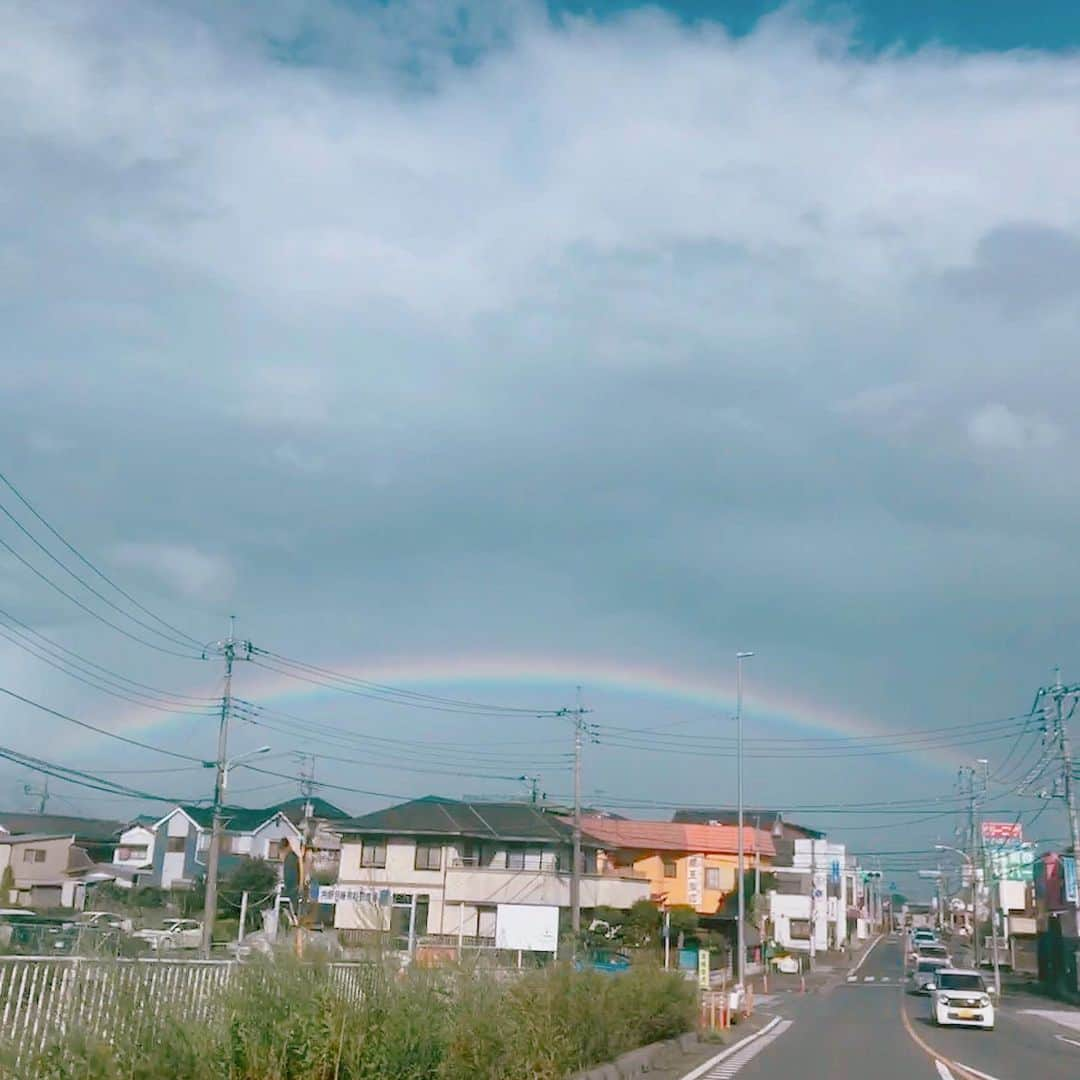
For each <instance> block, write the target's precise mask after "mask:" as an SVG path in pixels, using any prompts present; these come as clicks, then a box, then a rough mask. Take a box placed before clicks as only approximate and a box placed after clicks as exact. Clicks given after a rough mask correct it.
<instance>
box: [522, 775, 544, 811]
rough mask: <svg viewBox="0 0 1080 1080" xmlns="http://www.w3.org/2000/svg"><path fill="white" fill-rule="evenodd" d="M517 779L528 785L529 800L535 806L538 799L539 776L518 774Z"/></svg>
mask: <svg viewBox="0 0 1080 1080" xmlns="http://www.w3.org/2000/svg"><path fill="white" fill-rule="evenodd" d="M518 780H519V781H520V782H521V783H523V784H528V785H529V802H530V803H532V805H533V806H535V805H536V804H537V802H539V800H540V777H539V776H519V777H518Z"/></svg>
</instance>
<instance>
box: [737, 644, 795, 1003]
mask: <svg viewBox="0 0 1080 1080" xmlns="http://www.w3.org/2000/svg"><path fill="white" fill-rule="evenodd" d="M753 655H754V654H753V653H752V652H739V653H736V654H735V731H736V743H737V752H736V757H737V761H738V765H737V770H736V771H737V772H738V785H737V786H738V801H739V813H738V818H739V823H738V829H739V841H738V842H739V848H738V850H739V866H738V873H737V874H736V880H735V888H736V890H737V893H738V920H739V921H738V927H737V930H736V947H737V948H738V950H739V951H738V954H737V957H736V965H737V966H736V978H737V979H738V985H739V988H740V989H742V988H744V987H745V985H746V897H745V895H744V893H743V876H744V875H745V873H746V851H745V843H744V840H743V721H742V664H743V661H744V660H748V659H749V658H750V657H751V656H753ZM810 932H811V933H813V927H811V928H810Z"/></svg>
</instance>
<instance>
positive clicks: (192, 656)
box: [0, 537, 203, 660]
mask: <svg viewBox="0 0 1080 1080" xmlns="http://www.w3.org/2000/svg"><path fill="white" fill-rule="evenodd" d="M0 547H2V548H3V549H4V550H5V551H7V552H8V554H10V555H12V556H13V557H14V558H15V559H17V560H18V561H19V562H20V563H22V565H23V566H25V567H26V568H27V570H29V571H30V572H31V573H32V574H33V575H34V576H35V577H38V578H40V579H41V580H42V581H44V582H45V584H46V585H48V586H49V587H50V588H51V589H55V590H56V591H57V592H58V593H60V595H61V596H63V597H65V598H66V599H68V600H70V601H71V602H72V603H73V604H74V605H75V606H76V607H77V608H79V609H80V610H82V611H85V612H86V614H87V615H89V616H90V617H91V618H94V619H97V620H98V622H101V623H104V624H105V625H106V626H108V627H110V628H111V629H113V630H115V631H116V632H117V633H118V634H123V636H124V637H126V638H129V639H130V640H131V641H137V642H138V643H139V644H140V645H145V646H146V647H147V648H150V649H154V650H155V651H156V652H159V653H164V654H165V655H167V656H179V657H180V658H181V659H183V660H202V659H203V656H202V655H201V654H199V653H193V652H191V653H186V652H185V653H182V652H178V651H177V650H176V649H167V648H165V647H164V646H163V645H158V644H157V643H156V642H153V641H148V640H147V639H146V638H144V637H140V636H139V635H138V634H133V633H132V632H131V631H130V630H125V629H124V628H123V627H122V626H118V625H117V624H116V623H114V622H113V621H112V620H111V619H107V618H105V616H104V615H102V614H101V613H100V612H98V611H95V610H94V609H93V608H91V607H89V606H88V605H86V604H84V603H83V602H82V601H81V600H80V599H78V597H75V596H72V595H71V593H69V592H68V591H67V589H65V588H64V587H63V586H62V585H57V583H56V582H55V581H53V580H52V578H50V577H49V576H48V575H47V574H43V573H42V572H41V571H40V570H39V569H38V568H37V567H36V566H34V564H33V563H32V562H30V561H29V560H28V559H25V558H24V557H23V556H22V555H21V554H19V552H18V551H16V550H15V548H13V547H12V546H11V545H10V544H9V543H8V542H7V541H6V540H4V539H3V538H2V537H0Z"/></svg>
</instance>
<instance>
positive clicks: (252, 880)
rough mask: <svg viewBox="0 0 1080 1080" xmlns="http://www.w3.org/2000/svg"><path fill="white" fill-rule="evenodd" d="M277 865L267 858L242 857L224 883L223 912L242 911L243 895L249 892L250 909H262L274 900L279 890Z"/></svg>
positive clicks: (222, 884)
mask: <svg viewBox="0 0 1080 1080" xmlns="http://www.w3.org/2000/svg"><path fill="white" fill-rule="evenodd" d="M277 883H278V871H277V867H276V866H275V865H274V864H273V863H270V862H267V861H266V860H265V859H241V861H240V862H238V863H237V864H236V866H234V867H233V869H232V870H230V871H229V873H228V874H227V875H226V876H225V878H224V879H223V880H222V882H221V887H220V889H219V890H218V898H219V900H218V904H219V910H220V912H221V914H222V915H233V916H235V915H236V913H237V912H238V911H239V910H240V900H241V897H242V896H243V895H244V893H245V892H246V893H247V894H248V911H250V912H256V911H261V910H262V909H263V908H266V907H270V906H271V905H272V904H273V903H274V895H275V893H276V891H277Z"/></svg>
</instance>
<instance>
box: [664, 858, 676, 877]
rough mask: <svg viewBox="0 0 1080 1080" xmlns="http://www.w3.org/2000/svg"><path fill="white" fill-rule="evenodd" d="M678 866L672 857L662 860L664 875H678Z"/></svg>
mask: <svg viewBox="0 0 1080 1080" xmlns="http://www.w3.org/2000/svg"><path fill="white" fill-rule="evenodd" d="M678 876H679V867H678V866H677V865H676V863H675V860H674V859H665V860H664V877H678Z"/></svg>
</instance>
